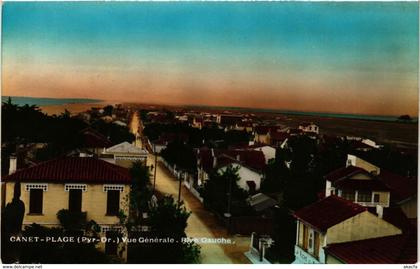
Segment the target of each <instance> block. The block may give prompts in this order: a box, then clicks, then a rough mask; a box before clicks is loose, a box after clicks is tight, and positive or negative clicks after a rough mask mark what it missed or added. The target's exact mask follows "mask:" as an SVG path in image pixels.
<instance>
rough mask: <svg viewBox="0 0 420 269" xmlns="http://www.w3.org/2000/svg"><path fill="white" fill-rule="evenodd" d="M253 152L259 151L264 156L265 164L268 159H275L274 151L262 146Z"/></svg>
mask: <svg viewBox="0 0 420 269" xmlns="http://www.w3.org/2000/svg"><path fill="white" fill-rule="evenodd" d="M255 150H260V151H262V152H263V154H264V158H265V163H268V161H269V160H270V159H274V158H276V149H275V148H273V147H270V146H264V147H260V148H255Z"/></svg>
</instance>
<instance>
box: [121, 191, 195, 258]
mask: <svg viewBox="0 0 420 269" xmlns="http://www.w3.org/2000/svg"><path fill="white" fill-rule="evenodd" d="M190 214H191V212H188V211H187V210H186V208H185V206H184V205H183V204H182V203H180V204H177V203H175V201H174V198H173V197H172V196H165V197H163V198H162V199H160V200H159V201H158V204H157V206H156V207H154V208H152V209H151V211H150V226H151V232H150V234H149V235H150V238H159V239H166V238H170V239H173V242H166V243H151V244H132V245H130V247H129V248H131V250H130V251H129V252H131V253H135V255H131V257H130V262H133V263H164V264H166V263H172V264H173V263H198V262H199V260H200V247H199V246H198V245H196V244H195V243H192V242H184V240H183V239H184V238H185V237H186V234H185V229H186V228H187V225H188V223H187V221H188V218H189V216H190Z"/></svg>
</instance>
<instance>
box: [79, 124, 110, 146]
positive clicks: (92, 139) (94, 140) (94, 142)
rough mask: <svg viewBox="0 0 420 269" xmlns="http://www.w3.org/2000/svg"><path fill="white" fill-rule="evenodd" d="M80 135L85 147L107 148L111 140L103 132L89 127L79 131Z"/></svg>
mask: <svg viewBox="0 0 420 269" xmlns="http://www.w3.org/2000/svg"><path fill="white" fill-rule="evenodd" d="M80 133H81V135H82V141H83V146H84V147H86V148H108V147H110V146H112V142H111V141H110V140H109V139H108V138H107V137H106V136H104V135H103V134H101V133H100V132H98V131H96V130H95V129H92V128H90V127H88V128H85V129H83V130H82V131H80Z"/></svg>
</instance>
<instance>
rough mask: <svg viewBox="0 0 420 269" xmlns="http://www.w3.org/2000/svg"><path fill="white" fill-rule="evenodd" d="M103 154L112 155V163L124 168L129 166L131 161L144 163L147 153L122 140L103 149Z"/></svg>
mask: <svg viewBox="0 0 420 269" xmlns="http://www.w3.org/2000/svg"><path fill="white" fill-rule="evenodd" d="M104 154H109V155H112V156H113V159H114V163H115V164H117V165H119V166H122V167H125V168H130V167H131V166H132V164H133V162H137V161H139V162H142V163H143V164H146V163H147V155H148V153H147V151H146V150H144V149H141V148H139V147H136V146H134V145H133V144H131V143H128V142H122V143H120V144H117V145H115V146H112V147H110V148H107V149H106V150H105V151H104Z"/></svg>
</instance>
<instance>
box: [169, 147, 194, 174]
mask: <svg viewBox="0 0 420 269" xmlns="http://www.w3.org/2000/svg"><path fill="white" fill-rule="evenodd" d="M161 155H162V157H163V158H164V159H165V160H166V161H167V162H168V163H170V164H172V165H176V167H177V168H180V169H182V170H186V171H190V172H193V171H195V170H196V167H197V161H196V157H195V154H194V151H193V148H192V147H191V146H190V145H188V144H185V143H183V142H181V141H180V140H175V141H174V142H171V143H169V144H168V145H167V146H166V148H165V149H164V150H162V152H161Z"/></svg>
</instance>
